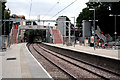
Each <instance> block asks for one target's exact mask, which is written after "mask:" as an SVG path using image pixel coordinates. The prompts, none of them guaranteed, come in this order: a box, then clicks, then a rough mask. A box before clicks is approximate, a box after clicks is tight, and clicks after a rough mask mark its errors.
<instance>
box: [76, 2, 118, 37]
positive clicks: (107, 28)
mask: <svg viewBox="0 0 120 80" xmlns="http://www.w3.org/2000/svg"><path fill="white" fill-rule="evenodd" d="M86 5H87V7H86V8H84V9H83V10H82V12H80V14H79V16H78V17H77V19H76V20H77V26H78V27H81V24H82V20H93V16H94V14H93V11H90V10H89V9H95V11H96V13H95V15H96V20H98V22H96V25H98V26H100V28H101V30H102V31H103V32H104V33H105V34H106V33H109V34H111V35H114V31H115V30H114V24H115V23H114V17H110V16H109V15H110V14H113V15H116V14H119V15H120V2H116V3H110V2H109V3H105V2H104V3H95V2H91V3H86ZM109 8H111V10H109ZM119 21H120V17H117V32H118V34H119V35H120V31H119V30H120V28H119V26H120V23H119Z"/></svg>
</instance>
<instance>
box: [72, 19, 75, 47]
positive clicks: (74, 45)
mask: <svg viewBox="0 0 120 80" xmlns="http://www.w3.org/2000/svg"><path fill="white" fill-rule="evenodd" d="M72 18H74V47H75V17H72Z"/></svg>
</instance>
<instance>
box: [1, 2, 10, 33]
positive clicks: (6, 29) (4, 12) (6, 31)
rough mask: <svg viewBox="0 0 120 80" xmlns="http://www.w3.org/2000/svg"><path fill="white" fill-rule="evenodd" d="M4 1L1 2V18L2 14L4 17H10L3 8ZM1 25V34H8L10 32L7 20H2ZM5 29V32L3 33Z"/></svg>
mask: <svg viewBox="0 0 120 80" xmlns="http://www.w3.org/2000/svg"><path fill="white" fill-rule="evenodd" d="M5 4H6V2H3V3H2V19H4V14H5V19H10V13H8V10H7V9H5V8H6V6H5ZM2 23H3V25H2V34H4V35H9V33H10V28H9V22H4V21H2ZM4 23H5V28H4ZM4 30H5V33H4Z"/></svg>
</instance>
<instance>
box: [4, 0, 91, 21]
mask: <svg viewBox="0 0 120 80" xmlns="http://www.w3.org/2000/svg"><path fill="white" fill-rule="evenodd" d="M73 1H75V0H32V9H31V14H30V15H31V16H30V19H37V18H38V15H40V19H50V18H51V17H52V16H54V15H55V14H57V13H58V12H59V11H60V10H62V9H63V8H65V7H66V6H67V5H69V4H70V3H71V2H73ZM88 1H89V0H77V1H76V2H75V3H74V4H72V5H71V6H70V7H68V8H67V9H65V10H64V11H62V12H61V13H60V14H58V15H57V16H55V17H54V18H52V19H57V17H58V16H62V15H63V16H68V17H69V18H71V17H74V16H75V17H77V16H78V15H79V13H80V12H81V11H82V9H83V8H85V7H86V4H85V3H86V2H88ZM30 3H31V0H7V4H6V6H7V8H9V9H10V10H11V13H12V14H17V15H25V17H26V19H29V12H30Z"/></svg>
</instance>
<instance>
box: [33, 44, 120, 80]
mask: <svg viewBox="0 0 120 80" xmlns="http://www.w3.org/2000/svg"><path fill="white" fill-rule="evenodd" d="M32 46H33V49H34V50H35V51H36V52H37V53H39V54H40V55H42V56H43V57H44V58H46V59H47V60H48V61H50V62H51V63H52V64H54V65H55V66H56V67H59V68H60V69H61V70H62V71H64V72H65V73H66V74H68V75H69V76H71V77H72V78H73V79H80V78H99V79H103V80H104V79H105V80H106V79H107V80H109V79H112V78H114V79H120V77H119V74H116V73H114V72H111V71H109V70H105V69H103V68H99V67H97V66H95V65H94V66H93V65H90V64H89V63H85V62H83V61H80V60H79V59H76V58H74V57H72V56H68V55H63V54H59V53H55V52H52V51H50V50H48V49H45V48H44V47H42V46H40V45H39V44H34V45H32Z"/></svg>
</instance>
